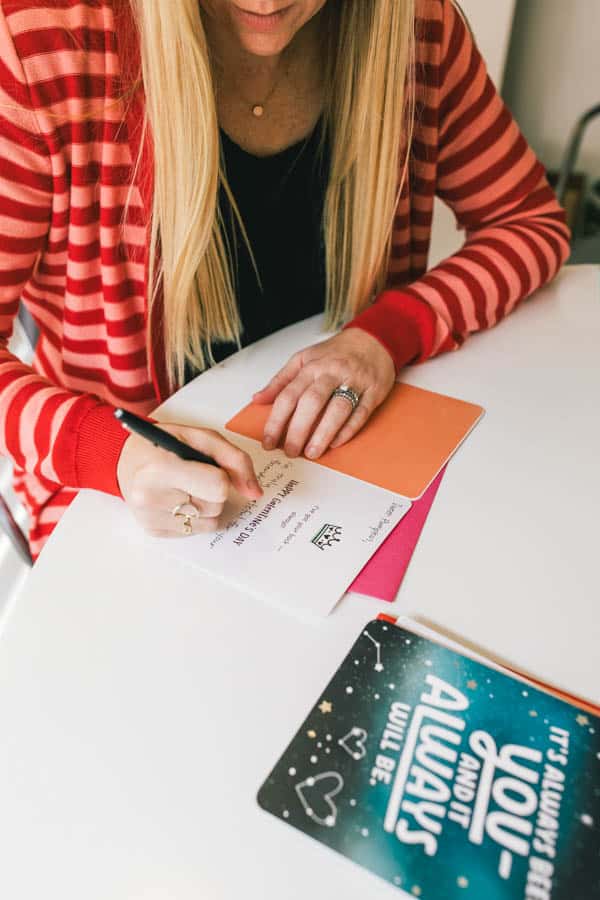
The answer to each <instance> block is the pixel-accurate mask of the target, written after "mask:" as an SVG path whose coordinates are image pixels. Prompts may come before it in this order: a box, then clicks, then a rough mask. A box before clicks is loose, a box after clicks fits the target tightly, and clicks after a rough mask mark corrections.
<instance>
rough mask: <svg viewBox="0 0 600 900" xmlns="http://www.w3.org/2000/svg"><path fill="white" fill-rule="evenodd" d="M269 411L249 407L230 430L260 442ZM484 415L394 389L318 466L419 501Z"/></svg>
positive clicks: (437, 397) (459, 403) (428, 394)
mask: <svg viewBox="0 0 600 900" xmlns="http://www.w3.org/2000/svg"><path fill="white" fill-rule="evenodd" d="M270 411H271V407H270V406H265V405H263V406H259V405H258V404H256V403H251V404H250V405H249V406H246V407H245V408H244V409H243V410H242V411H241V412H239V413H238V414H237V415H236V416H234V417H233V419H231V420H230V421H229V422H228V423H227V425H226V428H228V429H229V430H230V431H233V432H235V433H236V434H241V435H244V436H245V437H249V438H254V440H257V441H260V440H261V439H262V435H263V430H264V426H265V423H266V421H267V419H268V417H269V413H270ZM482 415H483V408H482V407H481V406H475V405H474V404H473V403H465V401H464V400H456V399H455V398H454V397H446V396H444V395H443V394H435V393H433V392H432V391H425V390H423V389H422V388H417V387H412V386H411V385H408V384H395V385H394V387H393V388H392V391H391V393H390V395H389V396H388V398H387V400H386V401H385V403H383V404H382V405H381V406H380V407H379V409H378V410H377V411H376V412H375V413H374V414H373V415H372V416H371V418H370V419H369V421H368V422H367V424H366V425H365V427H364V428H363V429H362V431H360V432H359V433H358V434H357V435H356V437H354V438H353V439H352V440H351V441H349V442H348V443H347V444H345V445H344V446H343V447H338V448H337V449H336V450H328V451H327V452H326V453H324V454H323V456H322V457H321V458H320V459H318V460H316V462H317V463H318V464H319V465H322V466H327V467H328V468H330V469H335V470H336V471H337V472H343V473H345V474H346V475H353V476H354V477H355V478H360V479H361V480H362V481H368V482H369V483H370V484H376V485H378V486H379V487H382V488H386V489H387V490H389V491H393V492H394V493H396V494H402V496H404V497H408V498H409V499H411V500H415V499H417V498H418V497H420V496H421V494H423V493H424V491H425V490H427V488H428V486H429V485H430V484H431V482H432V481H433V479H434V478H435V477H436V475H437V474H438V472H440V470H441V469H442V468H443V466H444V465H445V464H446V462H447V461H448V459H449V458H450V457H451V456H452V454H453V453H454V451H455V450H456V448H457V447H458V446H459V444H461V443H462V441H463V440H464V439H465V438H466V436H467V435H468V434H469V432H470V431H471V430H472V428H473V427H474V426H475V425H476V424H477V422H478V421H479V419H480V418H481V416H482Z"/></svg>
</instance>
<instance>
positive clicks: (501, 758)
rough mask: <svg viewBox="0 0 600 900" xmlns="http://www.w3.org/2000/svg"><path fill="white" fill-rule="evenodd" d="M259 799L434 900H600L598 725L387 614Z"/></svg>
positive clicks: (412, 892) (403, 890)
mask: <svg viewBox="0 0 600 900" xmlns="http://www.w3.org/2000/svg"><path fill="white" fill-rule="evenodd" d="M258 801H259V803H260V805H261V806H262V807H263V808H264V809H265V810H267V811H268V812H270V813H272V814H273V815H275V816H278V817H279V818H281V819H282V820H284V821H285V822H286V823H288V824H289V825H292V826H293V827H295V828H298V829H300V830H301V831H304V832H305V833H306V834H308V835H310V836H311V837H313V838H316V839H317V840H319V841H321V842H322V843H324V844H326V845H327V846H328V847H330V848H331V849H333V850H336V851H338V852H339V853H342V854H344V855H345V856H347V857H349V858H350V859H352V860H354V861H355V862H356V863H359V864H360V865H362V866H364V867H365V868H367V869H370V870H372V871H373V872H375V873H376V874H378V875H380V876H381V877H382V878H385V879H387V880H388V881H389V882H390V884H392V885H394V886H395V887H396V888H397V889H398V895H399V896H403V895H404V896H407V897H411V898H414V897H415V896H417V897H420V898H422V900H482V898H485V900H512V898H515V900H516V898H519V900H567V898H568V900H575V898H585V900H587V898H590V900H591V898H593V897H600V719H599V718H597V717H596V716H594V715H592V714H591V713H588V712H584V711H582V710H581V709H580V708H578V707H576V706H573V705H571V704H570V703H567V702H565V701H564V700H560V699H558V698H556V697H554V696H552V695H551V694H548V693H546V692H545V691H541V690H538V689H537V688H535V687H533V686H530V685H529V684H525V683H524V682H523V681H520V680H519V679H517V678H514V677H512V676H511V675H509V674H506V673H505V672H502V671H498V670H497V669H494V668H490V667H489V666H487V665H484V664H483V663H481V662H477V661H475V660H473V659H470V658H468V657H466V656H463V655H461V654H460V653H457V652H455V651H454V650H452V649H450V648H448V647H445V646H442V645H441V644H438V643H435V642H433V641H431V640H429V639H427V638H426V637H424V636H422V635H419V634H416V633H413V632H412V631H408V630H405V629H402V628H399V627H397V626H395V625H393V624H391V623H389V622H385V621H381V620H376V621H373V622H371V623H369V624H368V625H367V626H366V628H365V629H364V630H363V631H362V632H361V634H360V636H359V637H358V639H357V641H356V643H355V644H354V646H353V647H352V649H351V651H350V653H349V654H348V656H347V657H346V659H345V660H344V661H343V663H342V664H341V666H340V668H339V669H338V671H337V672H336V674H335V676H334V678H333V679H332V681H331V682H330V683H329V685H328V686H327V687H326V689H325V690H324V691H323V694H322V695H321V697H319V699H318V701H317V703H316V704H315V707H314V709H313V710H312V711H311V713H310V715H309V716H308V718H307V719H306V721H305V722H304V724H303V725H302V727H301V728H300V730H299V731H298V733H297V734H296V736H295V737H294V739H293V740H292V742H291V744H290V745H289V747H288V748H287V750H286V751H285V753H284V754H283V756H282V758H281V759H280V760H279V762H278V763H277V765H276V766H275V768H274V770H273V771H272V773H271V774H270V776H269V777H268V778H267V780H266V782H265V783H264V785H263V786H262V788H261V790H260V792H259V795H258Z"/></svg>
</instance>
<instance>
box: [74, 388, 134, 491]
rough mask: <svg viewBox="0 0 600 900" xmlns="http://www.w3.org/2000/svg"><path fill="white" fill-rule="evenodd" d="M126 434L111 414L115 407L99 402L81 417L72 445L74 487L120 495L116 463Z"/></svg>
mask: <svg viewBox="0 0 600 900" xmlns="http://www.w3.org/2000/svg"><path fill="white" fill-rule="evenodd" d="M128 437H129V433H128V432H127V431H126V430H125V429H124V428H123V426H122V425H120V424H119V422H118V421H117V420H116V419H115V417H114V409H113V407H112V406H109V405H108V404H107V403H98V404H97V405H96V406H94V407H92V409H90V410H89V412H87V413H86V415H85V416H84V417H83V418H82V419H81V421H80V423H79V428H78V432H77V443H76V447H75V473H76V480H77V487H80V488H92V489H93V490H96V491H102V492H103V493H104V494H112V495H113V496H115V497H122V494H121V490H120V488H119V482H118V480H117V463H118V462H119V457H120V455H121V450H122V449H123V444H124V443H125V441H126V440H127V438H128Z"/></svg>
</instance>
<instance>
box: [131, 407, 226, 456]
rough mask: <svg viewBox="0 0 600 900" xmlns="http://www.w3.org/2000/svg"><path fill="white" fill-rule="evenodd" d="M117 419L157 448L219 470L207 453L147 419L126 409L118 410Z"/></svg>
mask: <svg viewBox="0 0 600 900" xmlns="http://www.w3.org/2000/svg"><path fill="white" fill-rule="evenodd" d="M115 419H118V420H119V422H120V423H121V425H122V426H123V427H124V428H126V429H127V431H133V432H134V433H135V434H139V436H140V437H143V438H146V440H147V441H150V443H151V444H154V446H155V447H161V448H162V449H163V450H168V451H169V452H170V453H174V454H175V456H178V457H179V459H185V460H190V461H192V462H200V463H205V464H206V465H207V466H217V468H218V465H219V464H218V463H216V462H215V461H214V459H213V458H212V456H207V455H206V453H202V452H201V451H200V450H195V449H194V448H193V447H190V446H189V444H184V443H183V441H178V440H177V438H176V437H174V436H173V435H172V434H169V432H168V431H163V430H162V428H157V427H156V425H152V423H151V422H147V421H146V419H140V417H139V416H135V415H134V414H133V413H130V412H127V410H126V409H116V410H115Z"/></svg>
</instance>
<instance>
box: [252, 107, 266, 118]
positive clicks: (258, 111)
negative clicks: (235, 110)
mask: <svg viewBox="0 0 600 900" xmlns="http://www.w3.org/2000/svg"><path fill="white" fill-rule="evenodd" d="M264 111H265V108H264V106H262V105H261V104H260V103H256V104H255V105H254V106H253V107H252V115H253V116H255V117H256V118H257V119H260V118H261V116H262V115H263V114H264Z"/></svg>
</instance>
